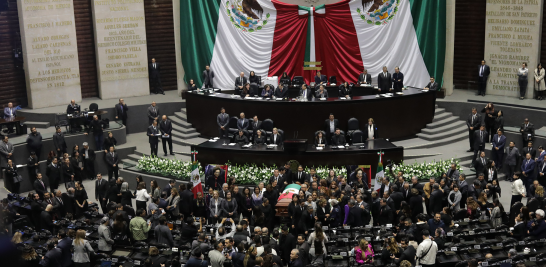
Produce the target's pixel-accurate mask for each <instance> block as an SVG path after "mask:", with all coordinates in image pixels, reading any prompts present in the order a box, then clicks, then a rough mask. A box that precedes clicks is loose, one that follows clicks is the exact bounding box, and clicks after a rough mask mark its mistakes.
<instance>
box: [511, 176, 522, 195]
mask: <svg viewBox="0 0 546 267" xmlns="http://www.w3.org/2000/svg"><path fill="white" fill-rule="evenodd" d="M523 194H525V187H524V186H523V181H521V179H517V180H515V181H514V182H513V183H512V196H519V195H523Z"/></svg>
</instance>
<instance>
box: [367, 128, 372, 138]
mask: <svg viewBox="0 0 546 267" xmlns="http://www.w3.org/2000/svg"><path fill="white" fill-rule="evenodd" d="M372 138H373V125H368V139H372Z"/></svg>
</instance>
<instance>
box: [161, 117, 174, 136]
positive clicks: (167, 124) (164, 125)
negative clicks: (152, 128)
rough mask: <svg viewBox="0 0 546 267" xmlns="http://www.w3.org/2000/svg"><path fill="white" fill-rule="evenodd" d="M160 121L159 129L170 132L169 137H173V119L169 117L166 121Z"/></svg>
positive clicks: (165, 132) (164, 132) (166, 132)
mask: <svg viewBox="0 0 546 267" xmlns="http://www.w3.org/2000/svg"><path fill="white" fill-rule="evenodd" d="M158 123H159V130H160V131H161V134H162V135H163V134H168V135H169V137H172V135H171V132H172V131H173V124H172V122H171V120H169V119H167V120H166V121H161V122H158Z"/></svg>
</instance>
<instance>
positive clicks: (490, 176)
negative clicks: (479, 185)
mask: <svg viewBox="0 0 546 267" xmlns="http://www.w3.org/2000/svg"><path fill="white" fill-rule="evenodd" d="M494 172H495V171H493V169H489V179H488V180H489V181H490V182H491V181H492V180H493V173H494Z"/></svg>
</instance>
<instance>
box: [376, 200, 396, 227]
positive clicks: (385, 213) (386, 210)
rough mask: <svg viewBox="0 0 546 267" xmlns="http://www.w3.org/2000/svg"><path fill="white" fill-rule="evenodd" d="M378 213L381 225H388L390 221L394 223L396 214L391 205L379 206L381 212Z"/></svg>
mask: <svg viewBox="0 0 546 267" xmlns="http://www.w3.org/2000/svg"><path fill="white" fill-rule="evenodd" d="M377 215H378V220H379V225H387V224H389V223H393V219H394V215H393V211H392V209H391V207H389V205H385V206H383V207H379V212H378V214H377Z"/></svg>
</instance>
